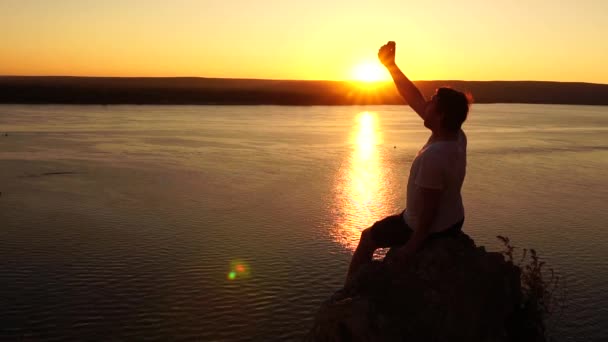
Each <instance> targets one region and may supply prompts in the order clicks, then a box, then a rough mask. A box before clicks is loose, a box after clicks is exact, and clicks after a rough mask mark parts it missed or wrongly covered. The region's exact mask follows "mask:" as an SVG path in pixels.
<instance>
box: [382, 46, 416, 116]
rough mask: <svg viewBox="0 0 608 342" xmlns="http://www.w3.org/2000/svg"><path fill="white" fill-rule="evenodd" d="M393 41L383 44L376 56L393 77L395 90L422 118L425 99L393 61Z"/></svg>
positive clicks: (394, 49) (394, 47) (394, 48)
mask: <svg viewBox="0 0 608 342" xmlns="http://www.w3.org/2000/svg"><path fill="white" fill-rule="evenodd" d="M396 47H397V46H396V44H395V42H388V43H387V44H385V45H383V46H382V47H381V48H380V50H379V51H378V58H379V59H380V62H382V64H384V66H385V67H386V68H387V69H388V71H389V72H390V73H391V76H392V77H393V81H394V82H395V86H397V90H398V91H399V94H401V97H403V99H404V100H405V101H406V102H407V103H408V105H409V106H410V107H412V109H413V110H414V111H415V112H416V113H418V115H419V116H420V117H421V118H422V119H424V109H425V107H426V100H425V98H424V96H422V93H421V92H420V90H418V88H416V86H415V85H414V83H412V81H410V80H409V79H408V78H407V76H405V74H404V73H403V72H401V69H399V67H398V66H397V64H396V63H395V51H396Z"/></svg>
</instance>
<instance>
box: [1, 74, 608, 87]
mask: <svg viewBox="0 0 608 342" xmlns="http://www.w3.org/2000/svg"><path fill="white" fill-rule="evenodd" d="M0 77H24V78H25V77H32V78H34V77H37V78H124V79H129V78H130V79H136V78H138V79H145V78H148V79H154V78H156V79H159V78H166V79H179V78H182V79H185V78H190V79H206V80H214V79H215V80H235V81H277V82H336V83H338V82H339V83H370V84H381V83H393V81H392V80H385V81H371V82H364V81H358V80H323V79H281V78H248V77H206V76H90V75H85V76H82V75H0ZM412 81H413V82H488V83H489V82H545V83H584V84H597V85H608V83H596V82H588V81H546V80H457V79H443V80H442V79H434V80H429V79H418V80H412Z"/></svg>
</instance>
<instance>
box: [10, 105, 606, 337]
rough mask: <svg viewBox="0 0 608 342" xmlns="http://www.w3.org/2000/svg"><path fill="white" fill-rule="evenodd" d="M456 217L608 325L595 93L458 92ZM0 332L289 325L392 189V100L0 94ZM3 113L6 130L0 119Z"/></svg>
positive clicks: (327, 282) (415, 142) (579, 312)
mask: <svg viewBox="0 0 608 342" xmlns="http://www.w3.org/2000/svg"><path fill="white" fill-rule="evenodd" d="M464 130H465V132H466V133H467V136H468V168H467V177H466V180H465V183H464V187H463V198H464V205H465V211H466V220H465V225H464V230H465V232H467V233H468V234H469V235H470V236H471V237H472V238H473V239H475V241H476V243H477V244H478V245H485V246H486V248H487V249H489V250H499V249H500V244H499V241H498V240H497V239H496V236H497V235H504V236H508V237H509V238H510V239H511V240H512V242H513V244H514V245H516V246H518V247H524V248H535V249H536V250H537V251H538V253H539V255H540V256H541V258H543V260H545V261H546V262H547V263H548V265H550V266H551V267H553V268H554V269H555V270H556V272H557V273H558V274H559V275H560V276H561V277H562V279H563V281H564V283H563V284H564V289H565V291H566V296H567V297H566V298H567V302H566V303H567V307H566V308H565V309H564V310H563V312H561V314H560V315H558V316H556V317H555V318H554V319H553V320H552V321H551V322H550V329H551V330H550V331H551V333H552V335H554V336H556V337H557V338H558V340H559V341H605V340H607V338H608V332H607V330H606V329H607V327H608V309H607V308H608V272H606V271H607V270H608V258H607V257H608V252H607V251H606V246H607V244H608V229H607V228H608V210H607V205H606V203H608V187H607V184H608V172H607V170H608V107H601V106H559V105H524V104H476V105H474V106H473V107H472V111H471V113H470V116H469V119H468V121H467V122H466V123H465V125H464ZM0 133H2V135H1V136H0V192H1V195H0V227H1V229H0V263H1V268H0V282H1V283H2V286H1V287H0V298H2V305H1V306H0V322H1V323H0V339H2V340H15V339H49V340H53V339H76V340H84V339H108V338H110V339H137V340H141V339H147V338H154V339H171V340H173V339H198V340H205V341H237V340H257V341H269V340H290V339H296V340H297V339H300V338H301V337H302V336H303V335H304V334H305V333H306V332H307V331H308V329H309V328H310V326H311V323H312V319H313V317H314V314H315V312H316V310H317V308H318V306H319V304H320V303H321V302H322V301H323V300H324V299H326V298H327V297H328V296H329V295H331V294H332V293H333V291H335V290H337V289H338V288H339V287H340V286H341V284H342V282H343V278H344V275H345V273H346V270H347V267H348V262H349V260H350V256H351V255H352V251H353V249H354V247H355V246H356V243H357V241H358V238H359V234H360V231H361V230H363V229H365V228H367V227H368V226H370V225H371V224H372V223H373V222H374V221H376V220H379V219H381V218H383V217H384V216H386V215H390V214H394V213H396V212H398V211H400V210H402V209H403V208H404V206H405V195H406V194H405V189H406V182H407V177H408V173H409V167H410V164H411V162H412V160H413V158H414V156H415V154H416V152H417V151H418V149H419V148H420V147H421V146H422V145H423V144H424V143H425V141H426V139H427V138H428V136H429V131H427V130H426V129H425V128H424V126H423V125H422V121H421V120H420V119H419V118H418V117H417V116H416V115H415V114H414V113H413V112H412V111H411V110H410V109H409V108H407V107H404V106H361V107H357V106H350V107H348V106H346V107H288V106H285V107H281V106H59V105H52V106H50V105H49V106H33V105H2V106H0ZM5 133H7V134H8V135H5Z"/></svg>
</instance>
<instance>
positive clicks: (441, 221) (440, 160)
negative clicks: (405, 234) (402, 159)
mask: <svg viewBox="0 0 608 342" xmlns="http://www.w3.org/2000/svg"><path fill="white" fill-rule="evenodd" d="M466 166H467V137H466V135H465V134H464V132H463V131H462V130H460V132H459V134H458V139H457V140H450V141H434V142H433V141H431V139H429V141H427V143H426V144H425V145H424V146H423V147H422V149H421V150H420V151H419V152H418V154H417V155H416V158H415V159H414V161H413V162H412V168H411V169H410V176H409V179H408V181H407V203H406V209H405V211H404V213H403V218H404V219H405V222H406V223H407V224H408V226H410V227H411V228H412V229H413V230H416V229H417V228H418V224H419V222H418V221H419V218H420V215H421V212H422V198H421V188H431V189H439V190H441V197H440V200H439V207H438V210H437V216H436V217H435V219H434V220H433V223H432V225H431V230H430V232H432V233H434V232H440V231H443V230H446V229H448V228H450V227H451V226H452V225H454V224H456V223H458V222H459V221H460V220H462V219H464V206H463V205H462V196H461V195H460V189H461V188H462V183H463V182H464V177H465V173H466Z"/></svg>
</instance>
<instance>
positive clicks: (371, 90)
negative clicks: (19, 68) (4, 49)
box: [0, 76, 608, 106]
mask: <svg viewBox="0 0 608 342" xmlns="http://www.w3.org/2000/svg"><path fill="white" fill-rule="evenodd" d="M415 83H416V84H417V85H418V87H419V88H420V90H421V91H422V92H423V93H424V94H425V95H426V96H430V95H431V94H433V92H434V91H435V89H436V88H438V87H441V86H451V87H453V88H455V89H458V90H463V91H469V92H471V93H472V94H473V97H474V98H475V103H528V104H566V105H608V84H595V83H582V82H545V81H454V80H445V81H441V80H439V81H417V82H415ZM0 103H1V104H91V105H114V104H123V105H128V104H131V105H136V104H141V105H292V106H293V105H297V106H317V105H330V106H349V105H402V104H404V101H403V100H402V99H401V97H400V96H399V94H398V93H397V92H396V90H395V87H394V86H393V84H392V83H390V82H385V83H379V84H376V85H374V86H373V87H366V86H364V85H363V86H361V85H360V84H357V83H355V82H347V81H288V80H285V81H283V80H258V79H222V78H197V77H166V78H165V77H150V78H146V77H67V76H66V77H63V76H0Z"/></svg>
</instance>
